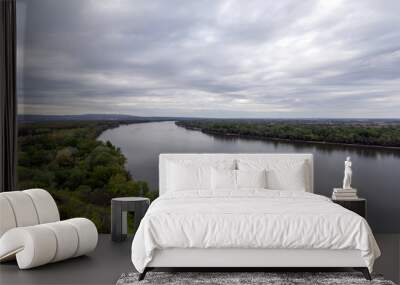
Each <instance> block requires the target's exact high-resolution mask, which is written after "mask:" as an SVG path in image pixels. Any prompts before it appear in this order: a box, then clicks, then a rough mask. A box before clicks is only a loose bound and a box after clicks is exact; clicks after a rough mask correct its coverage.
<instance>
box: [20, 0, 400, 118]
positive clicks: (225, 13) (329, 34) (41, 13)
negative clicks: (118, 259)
mask: <svg viewBox="0 0 400 285" xmlns="http://www.w3.org/2000/svg"><path fill="white" fill-rule="evenodd" d="M399 11H400V1H398V0H392V1H386V0H369V1H368V0H358V1H357V0H353V1H336V0H330V1H326V0H322V1H314V0H312V1H308V0H302V1H298V0H293V1H290V0H288V1H286V0H284V1H266V0H261V1H247V0H238V1H217V0H210V1H199V0H193V1H188V0H182V1H171V0H160V1H155V0H152V1H148V0H143V1H133V0H68V1H62V0H35V1H30V0H29V1H28V0H26V2H24V1H22V0H21V1H20V0H18V67H19V74H18V76H19V80H18V93H19V111H20V113H25V114H82V113H119V114H132V115H143V116H202V117H261V118H273V117H280V118H293V117H341V118H346V117H396V118H399V117H400V17H399Z"/></svg>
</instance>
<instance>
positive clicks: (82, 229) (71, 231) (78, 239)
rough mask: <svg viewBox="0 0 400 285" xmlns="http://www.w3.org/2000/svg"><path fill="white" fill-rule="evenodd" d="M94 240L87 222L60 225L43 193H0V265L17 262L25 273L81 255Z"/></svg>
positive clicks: (77, 220)
mask: <svg viewBox="0 0 400 285" xmlns="http://www.w3.org/2000/svg"><path fill="white" fill-rule="evenodd" d="M97 239H98V234H97V229H96V226H95V225H94V224H93V222H91V221H90V220H88V219H85V218H74V219H69V220H65V221H60V214H59V212H58V209H57V205H56V203H55V201H54V199H53V197H51V195H50V194H49V193H48V192H47V191H45V190H43V189H29V190H25V191H13V192H3V193H0V262H1V261H7V260H11V259H15V258H16V259H17V263H18V266H19V268H20V269H28V268H32V267H36V266H40V265H43V264H46V263H50V262H57V261H60V260H64V259H67V258H71V257H76V256H80V255H84V254H86V253H88V252H90V251H92V250H94V249H95V248H96V245H97Z"/></svg>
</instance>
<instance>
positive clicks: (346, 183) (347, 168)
mask: <svg viewBox="0 0 400 285" xmlns="http://www.w3.org/2000/svg"><path fill="white" fill-rule="evenodd" d="M352 175H353V171H352V170H351V160H350V156H348V157H347V158H346V161H345V162H344V179H343V189H352V188H351V176H352Z"/></svg>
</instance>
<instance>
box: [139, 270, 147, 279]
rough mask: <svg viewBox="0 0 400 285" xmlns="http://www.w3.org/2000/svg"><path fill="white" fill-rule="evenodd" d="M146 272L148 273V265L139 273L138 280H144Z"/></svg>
mask: <svg viewBox="0 0 400 285" xmlns="http://www.w3.org/2000/svg"><path fill="white" fill-rule="evenodd" d="M146 273H147V267H146V268H145V269H144V270H143V272H142V273H140V274H139V278H138V281H142V280H143V279H144V277H146Z"/></svg>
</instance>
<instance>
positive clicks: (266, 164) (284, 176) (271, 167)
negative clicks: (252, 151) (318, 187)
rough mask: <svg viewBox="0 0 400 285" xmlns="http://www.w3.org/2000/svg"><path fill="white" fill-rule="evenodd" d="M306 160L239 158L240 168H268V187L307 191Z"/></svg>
mask: <svg viewBox="0 0 400 285" xmlns="http://www.w3.org/2000/svg"><path fill="white" fill-rule="evenodd" d="M306 166H307V165H306V161H305V160H298V159H273V160H271V159H268V160H267V159H255V160H244V159H243V160H239V161H238V168H239V169H240V170H262V169H266V170H267V182H268V183H267V188H268V189H273V190H289V191H306V189H307V185H308V183H309V182H308V181H307V179H306V173H307V169H306Z"/></svg>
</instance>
